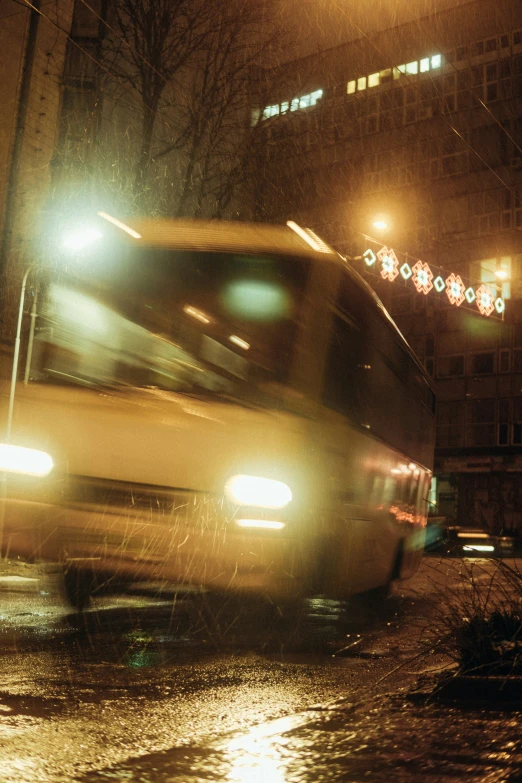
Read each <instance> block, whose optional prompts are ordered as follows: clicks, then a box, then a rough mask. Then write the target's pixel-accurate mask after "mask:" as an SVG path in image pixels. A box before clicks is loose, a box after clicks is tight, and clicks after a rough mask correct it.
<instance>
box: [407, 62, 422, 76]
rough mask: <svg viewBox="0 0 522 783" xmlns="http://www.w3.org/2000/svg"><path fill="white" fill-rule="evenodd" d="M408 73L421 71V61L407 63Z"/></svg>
mask: <svg viewBox="0 0 522 783" xmlns="http://www.w3.org/2000/svg"><path fill="white" fill-rule="evenodd" d="M406 73H411V74H416V73H419V63H418V61H417V60H415V61H414V62H412V63H408V64H407V66H406Z"/></svg>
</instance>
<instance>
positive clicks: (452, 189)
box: [258, 0, 522, 527]
mask: <svg viewBox="0 0 522 783" xmlns="http://www.w3.org/2000/svg"><path fill="white" fill-rule="evenodd" d="M433 58H434V59H433ZM388 69H389V70H388ZM272 82H273V83H274V92H273V96H274V97H273V99H271V101H272V100H273V103H270V104H269V106H270V107H271V108H269V110H268V111H267V112H266V114H267V115H272V116H270V117H267V118H266V119H265V120H264V121H263V122H262V123H261V133H262V134H264V135H265V139H266V142H265V145H264V149H265V151H266V154H265V158H264V161H263V165H264V166H265V169H264V170H265V177H264V178H263V180H262V192H260V194H259V197H258V215H259V216H260V217H263V218H268V219H275V220H285V219H288V218H290V217H291V218H293V219H295V220H297V221H298V222H301V223H304V224H306V225H309V226H310V227H311V228H313V229H314V230H316V231H317V232H318V233H319V234H322V235H323V236H324V237H325V239H327V240H328V241H329V242H330V243H331V244H332V245H333V246H335V247H337V248H338V249H339V250H341V251H342V252H345V253H347V254H348V255H351V256H354V257H356V256H360V255H361V253H362V252H363V251H364V250H365V248H368V247H370V248H373V250H374V251H377V250H378V249H379V248H380V247H381V246H382V245H387V246H388V247H393V248H394V249H395V250H396V252H397V256H398V258H399V260H400V263H401V264H402V263H403V261H409V262H410V266H412V265H413V264H414V263H415V260H417V259H421V260H422V261H423V262H426V263H428V264H429V265H430V267H431V268H432V269H433V270H435V269H437V270H438V272H439V271H440V274H441V275H442V276H443V278H446V277H447V275H448V274H449V272H455V273H457V274H459V275H461V277H462V279H463V281H464V283H465V285H466V287H468V286H469V287H471V288H472V289H473V291H476V290H477V289H478V287H479V286H480V284H481V283H483V282H488V283H489V284H490V285H491V286H494V287H495V296H497V295H500V294H503V295H504V294H505V295H506V297H507V296H509V298H506V310H505V312H504V313H503V314H502V315H499V314H498V313H497V312H496V311H494V313H493V315H492V316H491V318H490V319H487V318H485V317H484V316H482V315H480V313H479V311H478V309H477V306H476V302H475V303H472V304H471V305H469V304H468V303H467V301H464V302H463V303H462V305H461V306H460V307H455V306H452V305H450V303H449V301H448V299H447V298H446V296H445V293H442V294H441V295H440V296H438V295H435V294H434V293H433V294H430V295H429V296H424V295H423V294H422V293H417V292H416V291H415V289H414V287H413V286H412V283H411V280H403V279H402V278H401V276H400V275H399V276H398V277H397V279H396V280H395V281H394V282H393V283H390V282H388V281H384V280H383V279H382V277H381V275H380V274H379V268H378V265H377V264H376V265H375V266H373V267H367V266H366V265H365V264H364V263H362V262H360V261H359V262H354V263H356V264H358V269H359V271H361V272H362V273H363V274H365V276H366V277H367V279H368V280H369V282H370V283H371V284H372V285H373V286H374V288H375V289H376V290H377V292H378V293H379V295H380V296H381V298H382V299H383V301H384V302H385V304H386V305H387V307H388V308H389V309H390V311H391V312H392V315H393V316H394V317H395V319H396V321H397V323H398V325H399V327H400V328H401V330H402V331H403V333H404V334H405V335H406V337H407V338H408V339H409V341H410V343H411V344H412V347H413V348H414V350H415V351H416V352H417V354H418V355H419V357H420V358H421V360H422V361H423V362H424V363H425V365H426V367H427V368H428V370H429V371H430V372H432V373H433V375H434V380H435V385H436V392H437V397H438V400H439V412H438V445H437V469H438V472H439V473H440V475H441V476H445V477H448V478H447V480H446V479H445V481H446V484H447V485H448V486H452V487H455V490H456V491H455V493H454V501H453V504H452V505H451V504H450V503H449V494H448V493H446V495H447V497H446V496H445V499H444V502H445V509H446V513H447V514H448V515H449V516H453V517H454V518H455V520H457V521H458V519H459V518H460V521H461V522H462V523H464V524H466V525H468V526H469V525H474V524H476V525H478V524H482V525H484V524H486V523H485V521H484V520H485V519H486V517H487V515H486V516H485V515H484V514H483V513H482V511H481V510H480V509H481V508H482V507H481V505H480V503H479V502H478V500H477V502H471V501H470V499H469V498H470V493H471V495H473V493H474V492H475V491H476V492H479V490H478V489H477V487H475V483H476V482H475V483H473V481H470V479H469V476H470V475H474V473H475V472H476V471H477V470H479V471H483V473H484V475H485V476H489V475H492V474H493V471H494V472H495V481H493V479H492V480H491V481H490V482H489V484H488V481H489V480H488V481H486V480H485V485H484V487H482V489H481V490H480V492H482V494H484V493H486V494H488V493H489V494H491V495H493V494H494V488H493V485H494V486H495V487H497V484H498V483H499V482H500V483H502V481H503V480H505V481H506V487H507V486H508V484H509V485H510V486H511V484H512V483H513V481H515V482H516V481H519V479H520V478H521V473H520V471H521V469H522V465H521V464H520V463H519V461H518V456H519V455H522V431H521V424H520V421H521V420H522V286H521V281H522V3H521V2H520V0H499V1H498V2H496V3H491V2H489V0H476V2H470V3H468V4H467V5H465V6H462V7H460V8H456V9H452V10H450V11H447V12H445V13H441V14H436V15H433V16H431V17H425V18H424V19H421V20H420V23H419V24H417V23H413V22H412V23H411V24H406V25H401V26H400V27H397V28H394V29H392V30H387V31H383V32H381V33H379V34H377V35H375V36H368V37H364V38H361V39H360V40H359V41H355V42H353V43H350V44H347V45H345V46H342V47H337V48H336V49H334V50H331V51H330V52H326V53H323V54H321V55H319V56H316V57H308V58H305V59H303V60H300V61H297V62H294V63H292V64H290V65H289V66H288V67H287V68H286V69H284V70H282V71H280V72H278V73H274V74H273V75H272ZM320 89H321V90H322V91H323V92H322V95H321V98H320V99H319V100H318V101H317V102H316V104H315V105H314V106H310V107H306V106H303V107H300V108H297V104H295V103H294V104H292V99H294V100H295V98H296V97H297V98H298V97H300V96H306V94H307V93H311V92H313V91H317V90H320ZM304 103H305V104H306V99H305V100H304ZM292 105H293V106H294V109H295V110H294V111H292ZM276 106H277V107H279V108H278V109H275V107H276ZM287 107H288V108H287ZM378 213H385V214H386V215H388V216H389V217H390V218H391V223H392V226H391V229H390V231H389V232H388V234H382V235H381V236H379V235H378V234H377V233H376V230H375V229H374V228H373V227H372V219H373V216H375V215H376V214H378ZM368 234H370V235H371V237H370V238H369V237H368V236H364V237H363V235H368ZM372 240H373V241H372ZM501 264H505V265H507V268H508V279H507V283H509V289H510V290H509V291H508V290H507V289H506V287H504V290H502V288H501V287H500V286H501V284H500V283H499V281H498V280H497V278H496V277H495V269H496V267H497V266H500V265H501ZM488 270H489V271H488ZM497 284H498V287H497ZM510 482H511V483H510ZM490 484H491V486H490ZM486 485H487V486H486ZM477 486H478V485H477ZM517 486H518V485H517ZM488 487H489V489H488ZM497 489H498V487H497ZM495 491H497V490H495ZM498 492H501V488H500V489H498ZM498 492H497V494H498ZM506 492H507V489H506ZM489 494H488V497H489ZM515 494H516V493H515ZM459 497H460V499H459ZM517 497H518V495H517ZM483 501H484V503H486V500H484V499H483ZM487 502H488V503H489V502H490V501H489V500H487ZM491 502H493V501H491ZM495 502H496V501H495ZM451 508H452V509H453V510H452V511H450V509H451ZM498 524H500V523H497V522H496V523H495V525H496V526H497V527H498ZM506 524H507V523H506ZM509 525H510V526H511V527H513V526H514V525H515V526H516V525H518V523H515V522H510V523H509Z"/></svg>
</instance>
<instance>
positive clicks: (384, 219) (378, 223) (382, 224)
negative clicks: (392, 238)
mask: <svg viewBox="0 0 522 783" xmlns="http://www.w3.org/2000/svg"><path fill="white" fill-rule="evenodd" d="M391 223H392V221H391V220H390V217H389V215H386V214H384V213H383V212H380V213H378V214H377V215H374V216H373V218H372V226H373V227H374V228H376V229H377V231H388V230H389V229H390V228H391Z"/></svg>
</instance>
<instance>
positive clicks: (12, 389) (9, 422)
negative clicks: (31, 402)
mask: <svg viewBox="0 0 522 783" xmlns="http://www.w3.org/2000/svg"><path fill="white" fill-rule="evenodd" d="M33 269H34V266H33V265H31V266H29V267H27V269H26V270H25V273H24V276H23V279H22V289H21V291H20V304H19V307H18V322H17V325H16V337H15V344H14V354H13V371H12V373H11V386H10V389H9V407H8V409H7V428H6V435H5V442H6V443H9V441H10V440H11V429H12V425H13V408H14V398H15V392H16V379H17V376H18V360H19V358H20V335H21V333H22V317H23V313H24V302H25V289H26V286H27V278H28V277H29V274H30V273H31V271H32V270H33ZM33 309H34V308H33ZM35 318H36V309H35ZM32 325H34V319H33V321H32ZM33 334H34V330H33Z"/></svg>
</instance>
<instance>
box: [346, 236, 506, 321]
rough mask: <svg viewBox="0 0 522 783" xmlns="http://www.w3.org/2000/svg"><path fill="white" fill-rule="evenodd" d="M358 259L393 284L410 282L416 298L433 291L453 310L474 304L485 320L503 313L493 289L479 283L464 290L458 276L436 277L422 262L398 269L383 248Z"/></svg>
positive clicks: (392, 253)
mask: <svg viewBox="0 0 522 783" xmlns="http://www.w3.org/2000/svg"><path fill="white" fill-rule="evenodd" d="M361 258H362V259H363V260H364V262H365V264H366V266H368V267H375V270H376V272H377V270H378V273H379V274H380V275H381V277H382V278H383V279H384V280H389V281H390V283H393V282H394V281H395V280H396V278H397V277H398V276H399V275H400V276H401V277H402V279H403V280H404V281H405V282H407V281H408V280H411V282H412V283H413V285H414V287H415V289H416V291H417V292H418V293H419V294H424V295H425V296H427V295H428V294H429V293H431V292H432V291H434V292H435V293H437V294H442V293H443V292H444V293H445V294H446V296H447V298H448V301H449V302H450V304H452V305H454V306H455V307H460V305H461V304H462V303H463V302H464V300H465V301H466V302H467V303H468V304H469V305H472V304H476V306H477V309H478V311H479V312H480V314H481V315H485V316H489V315H491V314H492V313H493V311H495V310H496V312H497V313H498V314H499V315H502V313H503V312H504V310H505V309H506V303H505V302H504V300H503V299H502V297H500V296H499V297H497V296H496V291H495V287H494V286H491V285H487V284H485V283H482V284H481V285H479V286H478V287H477V288H474V287H473V286H469V287H466V284H465V283H464V281H463V280H462V278H461V276H460V275H457V274H455V272H451V274H449V275H447V273H446V272H443V270H441V269H438V270H437V272H439V273H440V274H437V273H436V272H434V271H433V270H432V269H431V268H430V266H429V264H427V263H425V262H424V261H416V262H415V264H413V266H410V264H409V263H408V262H407V261H405V262H404V263H403V264H402V265H401V263H400V261H399V259H398V258H397V255H396V253H395V251H394V250H392V249H391V248H388V247H386V246H384V247H381V249H380V250H378V251H377V252H376V253H375V252H374V251H373V250H371V249H370V248H368V250H366V251H365V252H364V253H363V254H362V256H361ZM443 275H444V277H443ZM446 275H447V276H446Z"/></svg>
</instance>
